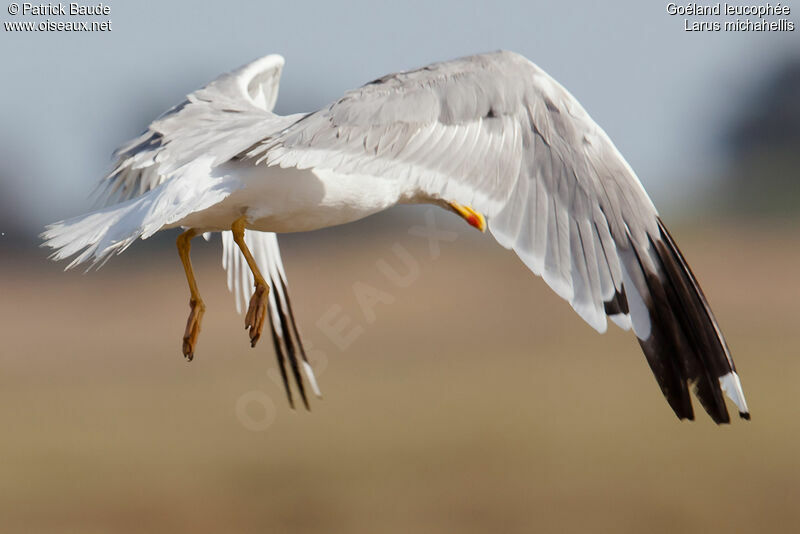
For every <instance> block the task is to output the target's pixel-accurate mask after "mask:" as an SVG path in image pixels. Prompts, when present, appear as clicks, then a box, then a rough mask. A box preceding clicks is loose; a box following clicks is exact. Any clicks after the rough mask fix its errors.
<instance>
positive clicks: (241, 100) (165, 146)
mask: <svg viewBox="0 0 800 534" xmlns="http://www.w3.org/2000/svg"><path fill="white" fill-rule="evenodd" d="M283 64H284V60H283V58H282V57H281V56H279V55H275V54H273V55H269V56H265V57H262V58H260V59H257V60H255V61H253V62H252V63H249V64H247V65H245V66H243V67H240V68H239V69H236V70H234V71H232V72H230V73H227V74H223V75H222V76H220V77H219V78H217V79H215V80H214V81H212V82H210V83H209V84H208V85H206V86H205V87H203V88H202V89H198V90H197V91H195V92H193V93H191V94H190V95H189V96H187V97H186V100H184V101H183V102H182V103H180V104H179V105H177V106H175V107H173V108H172V109H170V110H169V111H167V112H166V113H164V114H163V115H161V117H159V118H158V119H156V120H155V121H153V122H152V123H151V124H150V126H148V128H147V130H145V131H144V133H142V135H140V136H139V137H137V138H136V139H133V140H131V141H130V142H129V143H127V144H125V145H123V146H122V147H120V148H119V149H117V151H116V152H115V153H114V155H115V157H116V163H115V165H114V168H113V170H112V171H111V172H110V173H109V174H108V175H107V176H106V177H105V178H104V179H103V180H102V182H101V183H100V187H99V189H98V193H99V200H100V201H101V202H102V203H104V204H106V205H108V204H113V203H116V202H120V201H124V200H128V199H130V198H133V197H135V196H139V195H142V194H144V193H146V192H147V191H150V190H151V189H154V188H155V187H157V186H158V185H160V184H161V183H163V182H164V181H165V180H167V179H169V178H170V177H172V176H173V175H174V173H175V172H176V171H177V170H179V169H181V168H183V167H185V166H186V165H188V164H190V163H191V162H193V161H195V160H197V159H200V158H209V160H210V161H209V164H210V167H211V168H214V167H216V166H217V165H220V164H221V163H224V162H226V161H228V160H229V159H231V158H233V157H234V156H236V155H237V154H239V153H240V152H241V151H243V150H246V149H247V148H249V147H250V146H252V145H253V144H254V143H256V142H257V141H258V140H260V139H263V138H264V136H266V135H268V134H270V133H272V132H274V131H279V130H281V129H282V128H283V127H284V126H285V125H288V124H291V123H292V122H293V121H295V120H297V118H299V116H289V117H278V116H277V115H275V114H273V113H272V108H273V107H274V106H275V101H276V100H277V98H278V85H279V82H280V76H281V70H282V69H283Z"/></svg>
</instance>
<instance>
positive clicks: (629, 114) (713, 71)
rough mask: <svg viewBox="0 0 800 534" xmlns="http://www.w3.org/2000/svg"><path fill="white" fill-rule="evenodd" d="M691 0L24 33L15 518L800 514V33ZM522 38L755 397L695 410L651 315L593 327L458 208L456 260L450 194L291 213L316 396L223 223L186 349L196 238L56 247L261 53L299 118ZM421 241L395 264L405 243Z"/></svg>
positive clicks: (205, 7)
mask: <svg viewBox="0 0 800 534" xmlns="http://www.w3.org/2000/svg"><path fill="white" fill-rule="evenodd" d="M666 4H667V3H666V2H663V3H659V2H636V1H634V0H624V1H619V2H615V3H613V4H609V3H607V2H602V3H600V2H592V1H589V0H583V1H576V2H571V3H568V4H561V5H558V4H555V3H544V2H536V1H532V0H527V1H524V2H523V1H517V2H513V1H512V2H503V1H495V2H491V3H485V2H471V1H459V2H455V1H453V0H448V1H444V2H437V3H435V4H431V3H430V2H402V3H401V2H397V3H394V4H390V3H385V2H383V3H382V2H348V3H341V2H326V3H323V2H319V3H315V4H309V3H292V2H252V3H251V2H226V3H222V2H219V3H212V2H196V1H195V2H189V1H188V0H181V1H173V2H155V1H152V2H146V1H139V2H124V3H123V2H111V3H107V4H106V5H110V6H111V14H110V15H109V16H107V17H98V19H97V20H111V21H112V31H111V32H105V33H99V32H98V33H63V32H62V33H58V32H44V33H19V32H11V31H8V30H7V29H6V28H5V27H4V28H3V29H2V30H0V60H1V64H2V69H3V74H2V78H1V79H2V81H3V84H2V85H3V88H2V99H0V124H2V126H3V127H2V128H0V339H1V340H2V341H1V342H0V425H2V428H3V438H2V439H0V531H2V532H48V533H60V532H65V533H66V532H81V533H83V532H142V531H148V532H151V531H156V532H158V531H168V532H194V533H202V532H221V531H226V532H265V531H267V532H408V531H415V532H452V531H454V530H458V531H461V532H486V531H501V532H529V531H531V530H541V531H545V532H642V531H648V532H695V531H696V532H708V531H722V530H724V531H727V532H752V531H755V530H759V531H769V532H793V531H796V525H797V524H798V521H800V510H798V509H797V506H796V503H797V502H798V499H800V458H798V456H797V453H796V451H797V444H798V440H799V439H800V404H799V403H798V401H797V398H796V397H797V390H798V388H797V377H798V373H800V362H799V361H798V359H797V347H798V345H800V333H798V328H797V317H798V311H800V309H798V302H800V284H798V282H797V272H798V265H800V246H798V245H800V233H798V231H797V226H798V224H797V223H798V218H797V216H798V211H800V210H799V208H800V185H798V184H799V183H800V182H798V171H797V169H798V167H799V166H798V164H799V163H800V151H799V150H798V148H800V97H798V95H800V47H799V46H798V45H800V39H799V38H798V30H795V31H792V32H777V33H776V32H772V33H769V32H724V31H723V32H686V31H684V19H685V18H686V17H682V16H670V15H669V14H668V13H667V9H666ZM789 5H790V6H791V7H792V9H793V10H794V9H800V5H797V6H795V5H793V3H789ZM788 18H789V20H791V21H793V22H794V24H795V26H797V25H798V17H797V15H796V14H794V13H793V14H792V15H791V16H789V17H788ZM0 19H2V22H3V23H5V22H9V21H23V20H31V21H36V22H37V23H38V22H39V21H42V20H52V21H59V20H65V21H68V20H76V19H77V20H87V19H88V20H94V19H92V18H91V17H77V18H76V17H58V16H41V17H37V16H30V15H29V16H23V15H17V16H11V15H9V14H8V13H7V10H6V7H5V6H4V7H3V10H2V14H0ZM774 19H775V17H773V18H772V19H771V20H774ZM689 20H690V21H694V20H700V21H702V20H711V19H708V18H704V17H689ZM719 20H726V19H724V18H723V19H719ZM500 48H504V49H510V50H514V51H517V52H520V53H522V54H524V55H525V56H527V57H529V58H530V59H532V60H533V61H535V62H536V63H538V64H539V65H540V66H541V67H543V68H544V69H545V70H547V71H548V72H549V73H550V74H551V75H553V76H554V77H555V78H556V79H557V80H559V81H560V82H561V83H562V84H564V85H565V86H566V87H567V88H568V89H569V90H570V91H571V92H572V93H573V94H574V95H575V96H576V97H577V98H578V99H579V100H580V101H581V102H582V104H583V105H584V106H585V107H586V109H587V110H588V111H589V113H590V114H591V115H592V116H593V118H594V119H595V120H596V121H597V122H598V123H599V124H600V125H601V126H602V127H603V128H604V129H605V130H606V131H607V132H608V133H609V135H610V136H611V138H612V139H613V140H614V141H615V143H616V145H617V146H618V148H619V149H620V151H621V152H622V153H623V154H624V155H625V157H626V158H627V159H628V161H629V162H630V163H631V165H632V166H633V168H634V169H636V171H637V173H638V174H639V176H640V178H641V180H642V182H643V183H644V185H645V187H646V188H647V189H648V191H650V192H651V195H652V196H653V198H654V201H655V203H656V205H657V206H659V208H660V210H661V212H662V215H663V216H664V218H665V220H666V221H667V223H668V224H669V225H670V228H671V229H672V232H673V235H674V237H675V238H676V240H677V241H678V243H679V244H680V245H681V248H682V250H683V252H684V254H685V256H686V257H687V259H688V260H689V262H690V263H691V265H692V267H693V269H694V271H695V274H696V275H697V276H698V278H699V280H700V282H701V284H702V285H703V287H704V289H705V292H706V295H707V296H708V298H709V300H710V302H711V304H712V306H713V308H714V310H715V312H716V315H717V318H718V319H719V321H720V324H721V326H722V328H723V330H724V332H725V333H726V336H727V339H728V343H729V345H730V346H731V349H732V352H733V355H734V357H735V359H736V363H737V367H738V368H739V371H740V374H741V376H742V382H743V385H744V388H745V392H746V394H747V396H748V401H749V404H750V407H751V409H752V413H753V421H752V422H750V423H748V424H743V423H740V422H739V421H735V422H734V424H732V425H730V426H726V427H716V426H715V425H714V424H713V423H712V422H711V421H710V420H709V419H708V418H707V417H706V416H705V414H703V413H698V414H697V416H698V421H697V422H694V423H687V422H684V423H680V422H678V421H677V420H676V419H675V417H674V416H673V414H672V412H671V410H670V409H669V407H668V405H667V404H666V402H665V401H664V400H663V399H662V397H661V394H660V392H659V390H658V387H657V386H656V384H655V380H654V379H653V378H652V376H651V374H650V371H649V369H648V367H647V364H646V362H645V360H644V358H643V357H642V355H641V352H640V350H639V347H638V344H637V343H636V341H635V339H634V338H633V337H632V336H630V335H627V334H625V333H623V332H620V331H619V330H617V329H614V328H611V329H610V330H609V332H608V334H606V335H605V336H602V337H601V336H598V335H597V334H596V333H595V332H594V331H593V330H591V329H590V328H589V327H588V326H587V325H585V324H584V323H583V322H582V321H581V320H580V319H579V318H578V317H577V316H576V315H575V314H574V313H573V312H572V310H571V309H570V308H569V306H568V305H567V304H566V303H564V302H562V301H560V300H559V299H558V298H557V297H556V296H555V295H553V294H552V292H551V291H550V290H549V289H548V288H547V287H546V286H545V284H544V283H543V282H542V281H541V280H539V279H537V278H535V277H534V276H532V275H531V274H530V273H529V272H528V271H527V269H525V268H524V266H523V265H522V264H521V263H520V262H519V261H518V260H517V259H516V258H515V257H514V256H513V254H510V253H508V252H507V251H505V250H502V249H501V248H500V247H498V246H497V245H496V244H495V243H494V242H493V241H492V240H491V239H489V238H487V237H486V236H481V235H479V234H477V232H474V231H471V230H470V229H469V228H468V227H466V225H464V224H463V223H462V222H461V221H460V220H455V217H453V216H451V215H449V214H447V213H444V212H438V211H434V212H432V213H433V214H432V216H433V217H434V221H435V224H436V225H437V227H438V228H439V229H441V230H446V231H448V232H451V234H450V239H449V240H447V241H443V242H442V243H441V250H440V251H439V253H438V254H434V253H432V251H431V250H430V249H429V247H428V242H427V241H426V240H424V239H420V237H418V236H416V235H414V233H413V232H409V230H410V229H411V228H412V227H413V226H415V225H422V224H424V221H425V217H426V216H428V215H429V212H428V210H427V208H425V209H420V208H416V209H415V208H407V209H396V210H393V211H391V212H389V213H386V214H382V215H379V216H376V217H372V218H370V219H368V220H366V221H362V222H360V223H356V224H352V225H347V226H344V227H340V228H333V229H328V230H324V231H319V232H313V233H309V234H302V235H289V236H285V237H283V238H282V245H283V256H284V261H285V264H286V269H287V271H288V276H289V280H290V282H291V289H292V293H293V302H294V304H295V307H296V309H295V312H296V314H297V316H298V320H299V322H300V325H301V328H302V330H303V332H304V334H305V337H306V339H307V340H308V342H309V343H310V344H311V345H312V346H313V350H312V353H311V358H312V361H313V363H314V365H315V367H316V369H317V373H318V377H319V381H320V384H321V387H322V389H323V392H324V394H325V398H324V399H323V400H314V401H313V404H312V411H311V413H305V412H304V411H301V410H298V411H292V410H291V409H290V408H289V407H288V405H287V403H286V399H285V396H284V393H283V391H282V387H281V386H280V382H279V379H276V376H277V375H276V366H275V362H274V354H273V350H272V347H271V346H270V345H269V343H268V342H266V341H262V342H261V343H260V344H259V345H258V346H257V348H256V349H250V348H249V345H248V343H247V338H246V333H245V332H244V330H243V329H242V317H241V316H238V315H236V313H235V310H234V307H233V298H232V297H231V296H230V295H229V294H228V293H227V291H226V289H225V283H224V274H223V272H222V269H221V266H220V258H219V256H220V249H221V247H220V246H219V240H218V238H214V239H212V241H211V243H209V244H201V243H198V244H197V245H196V246H195V249H194V251H193V254H194V256H193V258H194V262H195V266H196V271H197V274H198V278H199V283H200V287H201V291H202V292H203V295H204V298H205V299H206V303H207V305H208V311H207V313H206V316H205V320H204V324H203V332H202V334H201V336H200V340H199V346H198V350H197V354H196V359H195V361H194V362H192V363H191V364H187V363H186V362H185V361H184V360H183V358H182V357H181V354H180V338H181V336H182V333H183V328H184V325H185V321H186V315H187V313H188V306H187V300H188V291H187V289H186V287H185V280H184V277H183V272H182V270H181V268H180V262H179V260H178V257H177V254H175V252H174V237H175V235H173V234H170V233H166V234H167V235H164V236H158V237H156V238H153V239H151V240H148V241H147V242H141V243H137V244H135V245H134V246H133V247H131V249H130V250H129V251H127V252H126V253H125V255H124V256H122V257H119V258H114V259H113V260H112V261H111V262H110V263H109V264H108V265H107V266H106V267H104V268H103V269H102V270H101V271H99V272H96V273H91V274H88V275H84V274H82V273H80V272H67V273H64V272H62V269H63V265H55V264H52V263H50V262H48V261H47V260H46V256H47V254H46V252H45V251H43V250H41V249H39V248H38V239H37V237H36V235H37V234H38V233H39V232H40V231H41V229H42V227H43V225H44V224H46V223H48V222H52V221H54V220H57V219H61V218H64V217H68V216H73V215H77V214H79V213H82V212H83V211H86V210H87V209H89V207H90V203H89V201H88V200H87V198H88V195H89V194H90V193H91V191H92V189H93V187H94V185H95V184H96V182H97V180H98V179H99V178H100V177H101V176H103V175H104V174H105V172H107V171H108V169H109V167H110V164H111V159H110V154H111V152H112V151H113V149H114V148H116V146H118V145H120V144H121V143H123V142H125V141H126V140H128V139H130V138H132V137H134V136H135V135H137V134H138V133H139V132H140V131H142V130H143V129H144V128H145V127H146V126H147V124H148V123H149V122H150V121H151V120H152V119H153V118H154V117H156V116H157V115H158V114H160V113H161V112H162V111H164V110H165V109H167V108H169V107H170V106H172V105H174V104H175V103H177V102H179V101H180V100H181V99H182V98H183V96H184V95H185V94H186V93H188V92H191V91H192V90H194V89H196V88H198V87H199V86H201V85H203V84H204V83H206V82H207V81H209V80H210V79H212V78H214V77H216V76H217V75H218V74H220V73H221V72H224V71H227V70H230V69H232V68H234V67H236V66H238V65H240V64H243V63H246V62H248V61H250V60H252V59H253V58H255V57H258V56H261V55H263V54H266V53H273V52H274V53H280V54H282V55H284V57H285V58H286V60H287V64H286V67H285V69H284V75H283V81H282V84H281V94H280V97H279V100H278V105H277V109H276V110H277V111H278V112H279V113H292V112H298V111H308V110H313V109H316V108H319V107H322V106H323V105H325V104H327V103H329V102H330V101H332V100H334V99H335V98H337V97H338V96H339V95H340V94H341V93H342V92H343V91H345V90H347V89H349V88H353V87H356V86H358V85H361V84H363V83H364V82H366V81H368V80H371V79H374V78H376V77H378V76H380V75H382V74H385V73H387V72H392V71H396V70H401V69H408V68H414V67H417V66H421V65H424V64H427V63H429V62H432V61H438V60H443V59H448V58H453V57H457V56H462V55H467V54H471V53H477V52H483V51H487V50H494V49H500ZM398 250H400V251H403V252H404V253H405V255H402V254H401V255H398ZM433 252H435V251H433ZM402 258H406V260H407V259H408V258H411V259H412V263H411V265H412V267H413V269H412V270H411V274H410V275H409V277H408V278H407V283H406V284H404V285H403V286H402V287H401V286H398V285H396V284H395V283H394V282H393V281H392V279H390V278H387V277H386V275H385V274H383V273H384V272H385V269H383V268H382V267H381V266H385V265H386V264H388V265H390V266H393V267H394V268H395V269H396V270H398V271H400V272H402V271H403V270H404V269H405V268H407V267H408V264H407V263H404V261H403V260H402ZM364 287H369V288H373V289H374V290H375V291H378V292H379V296H380V300H381V301H382V302H381V303H380V304H377V305H376V306H375V308H374V309H364V308H363V307H362V306H361V305H359V302H358V300H357V296H356V294H357V292H358V290H359V288H364ZM337 321H344V322H343V323H342V324H344V325H345V328H344V332H345V333H346V336H345V337H346V339H344V340H342V339H338V340H337V339H334V338H332V337H331V336H330V335H328V334H326V333H325V329H326V327H325V325H326V324H330V323H331V322H337ZM698 409H699V407H698Z"/></svg>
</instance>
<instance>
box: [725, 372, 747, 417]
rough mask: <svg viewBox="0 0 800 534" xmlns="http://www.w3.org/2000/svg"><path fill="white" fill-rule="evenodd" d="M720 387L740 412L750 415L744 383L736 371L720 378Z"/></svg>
mask: <svg viewBox="0 0 800 534" xmlns="http://www.w3.org/2000/svg"><path fill="white" fill-rule="evenodd" d="M719 385H720V387H722V391H724V392H725V394H726V395H727V396H728V398H729V399H731V400H732V401H733V402H734V404H736V407H737V408H739V412H740V413H743V414H749V413H750V410H748V409H747V402H746V401H745V400H744V392H743V391H742V382H741V381H740V380H739V375H737V374H736V372H735V371H731V372H730V373H728V374H726V375H724V376H721V377H719Z"/></svg>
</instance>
